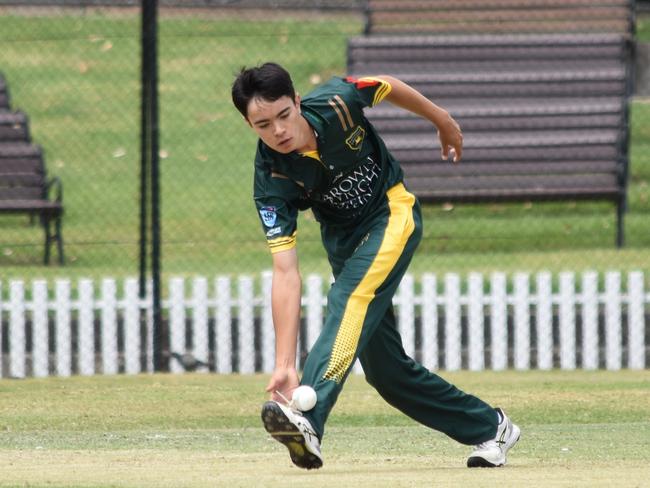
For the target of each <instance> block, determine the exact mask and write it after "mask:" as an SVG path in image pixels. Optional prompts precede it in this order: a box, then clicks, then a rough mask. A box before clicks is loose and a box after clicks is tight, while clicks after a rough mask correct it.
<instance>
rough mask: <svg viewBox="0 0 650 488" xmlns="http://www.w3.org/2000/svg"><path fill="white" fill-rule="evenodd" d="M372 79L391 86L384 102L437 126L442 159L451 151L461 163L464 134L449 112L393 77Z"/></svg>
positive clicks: (381, 76) (382, 76)
mask: <svg viewBox="0 0 650 488" xmlns="http://www.w3.org/2000/svg"><path fill="white" fill-rule="evenodd" d="M372 78H377V79H380V80H383V81H385V82H387V83H388V84H390V86H391V90H390V92H389V93H388V95H386V97H385V98H384V100H388V101H389V102H390V103H392V104H393V105H396V106H398V107H401V108H403V109H405V110H408V111H409V112H412V113H414V114H416V115H419V116H420V117H423V118H425V119H427V120H429V121H430V122H431V123H432V124H433V125H435V126H436V128H437V129H438V137H439V138H440V146H441V149H442V151H441V156H442V159H444V160H446V159H448V158H449V153H450V150H451V152H452V153H453V158H454V162H455V163H456V162H458V161H460V159H461V157H462V155H463V134H462V132H461V130H460V126H459V125H458V123H457V122H456V121H455V120H454V119H453V118H452V117H451V115H449V112H447V111H446V110H445V109H443V108H442V107H439V106H438V105H436V104H435V103H433V102H432V101H431V100H429V99H428V98H426V97H425V96H424V95H422V94H421V93H420V92H419V91H417V90H416V89H415V88H413V87H411V86H409V85H407V84H406V83H404V82H403V81H401V80H399V79H397V78H395V77H393V76H388V75H380V76H373V77H372Z"/></svg>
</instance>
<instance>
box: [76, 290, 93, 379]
mask: <svg viewBox="0 0 650 488" xmlns="http://www.w3.org/2000/svg"><path fill="white" fill-rule="evenodd" d="M93 295H94V289H93V282H92V281H91V280H89V279H82V280H79V332H78V336H79V349H78V350H79V353H78V354H79V360H78V367H79V374H81V375H84V376H90V375H93V374H95V324H94V315H95V314H94V307H95V303H94V300H95V298H94V296H93Z"/></svg>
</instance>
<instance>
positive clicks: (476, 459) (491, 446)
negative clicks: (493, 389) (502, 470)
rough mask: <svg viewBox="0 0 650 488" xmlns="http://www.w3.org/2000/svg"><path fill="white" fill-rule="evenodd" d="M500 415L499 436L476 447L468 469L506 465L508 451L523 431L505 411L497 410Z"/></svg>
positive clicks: (470, 457)
mask: <svg viewBox="0 0 650 488" xmlns="http://www.w3.org/2000/svg"><path fill="white" fill-rule="evenodd" d="M495 410H496V411H497V414H498V415H499V425H497V435H496V436H495V437H494V439H490V440H489V441H485V442H482V443H481V444H478V445H477V446H474V452H472V454H470V456H469V458H468V459H467V467H468V468H496V467H498V466H503V465H505V464H506V455H507V454H508V451H509V450H510V449H512V447H513V446H514V445H515V444H516V443H517V441H518V440H519V437H521V430H520V429H519V427H517V426H516V425H515V424H513V423H512V421H511V420H510V419H509V418H508V416H507V415H506V414H505V412H504V411H503V410H501V409H500V408H497V409H495Z"/></svg>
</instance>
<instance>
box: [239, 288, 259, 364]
mask: <svg viewBox="0 0 650 488" xmlns="http://www.w3.org/2000/svg"><path fill="white" fill-rule="evenodd" d="M238 294H239V296H238V297H237V307H238V309H239V314H238V317H239V320H237V324H238V325H239V327H238V328H237V338H238V341H237V352H238V356H239V362H238V371H239V373H242V374H248V373H254V372H255V343H254V340H255V338H254V299H255V294H254V286H253V278H251V277H250V276H240V278H239V289H238Z"/></svg>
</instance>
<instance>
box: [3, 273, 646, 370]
mask: <svg viewBox="0 0 650 488" xmlns="http://www.w3.org/2000/svg"><path fill="white" fill-rule="evenodd" d="M209 284H210V283H209V280H208V279H207V278H204V277H197V278H194V279H191V280H185V279H182V278H173V279H171V280H170V281H169V283H168V289H169V293H168V296H167V297H166V299H164V300H163V311H164V314H165V316H166V317H167V324H168V329H169V344H170V349H171V351H173V352H178V353H189V354H191V355H192V357H193V358H195V359H197V360H199V361H201V362H204V363H206V364H207V366H203V367H202V368H198V370H199V371H208V370H210V371H216V372H218V373H231V372H239V373H244V374H247V373H254V372H257V371H263V372H270V371H271V370H272V368H273V364H274V336H273V325H272V318H271V275H270V273H269V272H266V273H262V274H261V275H260V276H259V277H258V278H257V279H256V278H254V277H252V276H239V277H236V278H235V279H233V278H230V277H227V276H219V277H216V278H215V279H214V280H213V281H212V283H211V284H212V286H209ZM118 285H121V286H118ZM328 286H329V281H328V280H324V279H323V278H322V277H321V276H318V275H310V276H308V277H307V278H306V280H305V286H304V289H305V290H304V295H303V309H304V310H303V318H304V321H303V322H304V323H303V327H302V331H301V336H302V337H301V341H300V343H301V345H300V346H299V351H298V352H299V357H301V356H302V357H304V355H305V353H306V352H307V351H308V350H309V348H310V347H311V346H312V345H313V342H314V341H315V339H316V337H317V336H318V334H319V331H320V329H321V326H322V323H323V317H324V312H325V306H326V292H327V288H328ZM118 288H119V290H118ZM394 304H395V306H396V313H397V317H398V323H399V329H400V332H401V334H402V338H403V342H404V347H405V349H406V351H407V352H408V353H409V354H410V355H412V356H414V357H415V358H416V359H418V360H419V361H420V362H422V364H424V365H425V366H427V367H428V368H430V369H446V370H458V369H470V370H476V371H480V370H484V369H493V370H503V369H506V368H514V369H518V370H527V369H533V368H537V369H551V368H561V369H567V370H571V369H576V368H583V369H597V368H606V369H609V370H617V369H620V368H624V367H627V368H631V369H643V368H646V364H647V359H646V358H647V356H648V349H649V348H650V347H649V345H648V344H647V343H646V341H647V334H646V329H647V328H648V325H647V324H646V321H647V316H648V315H649V314H648V310H649V309H650V293H647V292H646V291H645V276H644V273H643V272H640V271H634V272H629V273H627V275H626V276H624V275H623V274H622V273H619V272H608V273H605V274H604V275H599V274H598V273H596V272H584V273H582V274H580V275H577V274H575V273H571V272H565V273H560V274H559V275H557V276H553V275H551V273H549V272H540V273H538V274H536V275H530V274H526V273H517V274H514V275H513V276H507V275H505V274H503V273H494V274H491V275H490V276H489V277H485V276H483V275H481V274H478V273H470V274H469V275H468V276H467V277H466V278H462V277H461V276H459V275H457V274H453V273H449V274H445V275H444V276H442V277H438V276H436V275H434V274H424V275H422V276H421V277H420V279H419V280H418V281H417V282H416V280H415V278H414V277H413V276H411V275H406V276H405V277H404V279H403V281H402V283H401V285H400V288H399V290H398V293H397V294H396V296H395V300H394ZM152 317H153V314H152V300H151V298H150V294H149V296H148V297H146V298H144V299H141V298H139V296H138V284H137V281H136V280H135V279H126V280H124V281H123V282H122V283H118V282H117V281H116V280H114V279H104V280H102V281H101V283H100V284H99V286H97V285H96V284H95V283H94V282H92V281H90V280H79V281H78V282H77V283H76V287H75V288H73V283H71V282H70V281H69V280H57V281H56V282H55V283H54V286H53V287H50V286H49V283H48V282H46V281H43V280H36V281H33V282H32V283H31V286H29V287H28V286H26V285H25V283H24V282H23V281H9V282H8V283H2V282H0V319H1V320H0V323H2V324H3V326H2V328H1V329H0V331H1V332H2V333H0V377H18V378H21V377H25V376H36V377H44V376H49V375H56V376H70V375H73V374H80V375H93V374H99V373H101V374H118V373H126V374H135V373H140V372H146V371H151V370H152V350H153V348H152ZM416 339H417V343H416ZM170 367H171V371H172V372H175V373H180V372H183V371H185V368H184V366H183V365H182V364H181V362H180V361H178V360H176V359H173V358H172V359H171V362H170ZM354 372H357V373H359V372H361V369H360V366H359V364H358V363H357V364H355V366H354Z"/></svg>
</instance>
